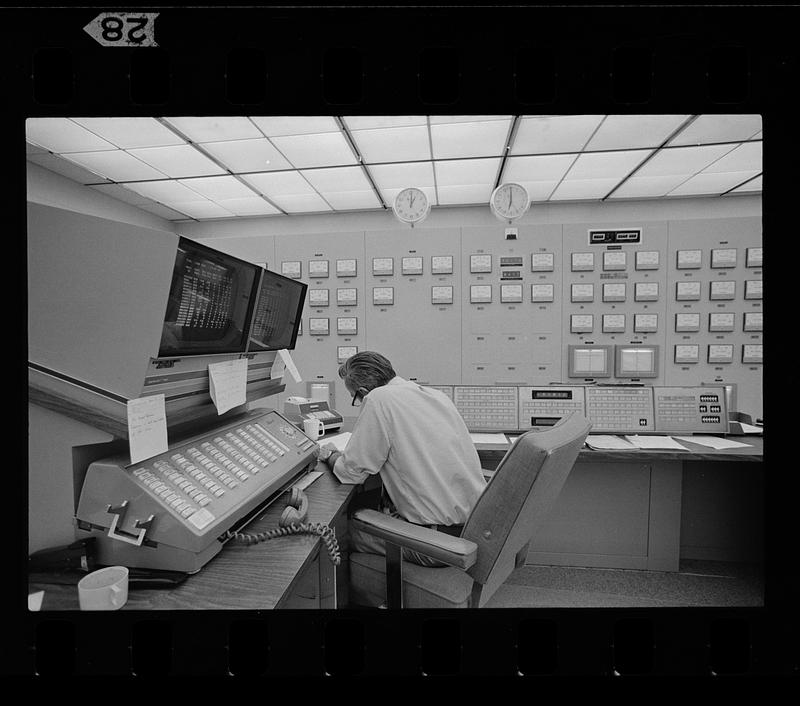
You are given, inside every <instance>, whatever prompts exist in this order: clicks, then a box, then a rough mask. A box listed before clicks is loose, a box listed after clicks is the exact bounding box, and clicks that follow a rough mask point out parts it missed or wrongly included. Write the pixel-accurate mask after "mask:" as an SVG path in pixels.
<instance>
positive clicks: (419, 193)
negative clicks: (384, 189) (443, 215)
mask: <svg viewBox="0 0 800 706" xmlns="http://www.w3.org/2000/svg"><path fill="white" fill-rule="evenodd" d="M392 208H393V210H394V215H395V216H397V218H398V219H399V220H401V221H402V222H403V223H408V224H410V225H411V227H412V228H413V227H414V225H415V224H417V223H421V222H422V221H424V220H425V218H426V217H427V215H428V213H429V212H430V210H431V204H430V202H429V201H428V197H427V196H426V195H425V192H424V191H423V190H422V189H418V188H417V187H415V186H410V187H408V188H407V189H403V190H402V191H401V192H400V193H399V194H397V196H395V199H394V205H393V207H392Z"/></svg>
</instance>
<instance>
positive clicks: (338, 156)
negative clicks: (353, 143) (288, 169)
mask: <svg viewBox="0 0 800 706" xmlns="http://www.w3.org/2000/svg"><path fill="white" fill-rule="evenodd" d="M272 144H274V145H275V147H277V148H278V149H279V150H280V151H281V152H282V153H283V155H284V156H285V157H286V159H288V160H289V161H290V162H291V163H292V164H293V165H294V166H295V167H297V168H298V169H303V168H305V167H335V166H341V165H347V164H357V160H356V157H355V155H354V154H353V150H352V149H351V148H350V145H349V144H348V142H347V140H346V139H345V137H344V135H343V134H342V133H341V132H326V133H321V134H314V135H293V136H288V137H273V138H272Z"/></svg>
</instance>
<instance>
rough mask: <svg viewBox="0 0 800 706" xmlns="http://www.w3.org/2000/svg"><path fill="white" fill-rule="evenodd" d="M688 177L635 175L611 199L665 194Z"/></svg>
mask: <svg viewBox="0 0 800 706" xmlns="http://www.w3.org/2000/svg"><path fill="white" fill-rule="evenodd" d="M686 179H687V177H686V176H684V175H683V174H679V175H672V176H649V177H644V176H639V173H638V172H637V173H636V175H635V176H632V177H631V178H630V179H628V180H627V181H626V182H625V183H623V184H622V186H620V187H619V189H617V190H616V191H615V192H614V193H613V194H611V196H610V197H609V199H621V198H638V197H651V198H656V197H658V196H664V195H666V194H668V193H669V192H670V191H672V189H674V188H675V187H676V186H678V185H679V184H680V183H681V182H683V181H685V180H686Z"/></svg>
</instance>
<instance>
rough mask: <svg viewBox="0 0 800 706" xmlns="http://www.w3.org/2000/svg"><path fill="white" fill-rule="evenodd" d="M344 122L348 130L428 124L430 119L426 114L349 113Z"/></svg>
mask: <svg viewBox="0 0 800 706" xmlns="http://www.w3.org/2000/svg"><path fill="white" fill-rule="evenodd" d="M344 123H345V125H346V126H347V129H348V130H350V131H353V130H373V129H377V128H388V127H410V126H412V125H427V124H428V119H427V117H426V116H424V115H349V116H347V117H346V118H344Z"/></svg>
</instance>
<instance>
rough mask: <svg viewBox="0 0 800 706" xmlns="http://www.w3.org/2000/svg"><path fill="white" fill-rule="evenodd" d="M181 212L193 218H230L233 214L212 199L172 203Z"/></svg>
mask: <svg viewBox="0 0 800 706" xmlns="http://www.w3.org/2000/svg"><path fill="white" fill-rule="evenodd" d="M172 205H173V206H174V208H175V209H176V210H178V211H180V212H181V213H185V214H186V215H187V216H191V217H192V218H230V217H232V216H233V214H232V213H231V212H230V211H229V210H228V209H226V208H222V206H220V205H219V204H216V203H212V202H211V201H189V202H179V203H175V204H172Z"/></svg>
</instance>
